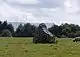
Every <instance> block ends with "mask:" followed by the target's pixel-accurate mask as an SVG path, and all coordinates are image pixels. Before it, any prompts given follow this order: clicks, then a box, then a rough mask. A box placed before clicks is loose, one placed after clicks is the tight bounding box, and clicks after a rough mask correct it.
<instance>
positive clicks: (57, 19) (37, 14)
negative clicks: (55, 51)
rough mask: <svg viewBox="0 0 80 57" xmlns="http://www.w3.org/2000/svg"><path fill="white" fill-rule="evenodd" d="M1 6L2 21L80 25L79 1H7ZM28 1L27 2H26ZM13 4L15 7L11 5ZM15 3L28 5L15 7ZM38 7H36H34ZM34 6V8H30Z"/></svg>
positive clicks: (0, 15)
mask: <svg viewBox="0 0 80 57" xmlns="http://www.w3.org/2000/svg"><path fill="white" fill-rule="evenodd" d="M7 1H8V3H7V2H3V1H2V2H1V4H0V19H1V20H6V19H7V20H8V21H19V22H20V21H21V22H37V23H40V22H46V23H47V22H48V23H52V22H54V23H56V24H60V23H62V22H63V23H65V22H67V23H75V24H80V22H79V21H80V7H79V2H78V1H79V0H7ZM25 1H26V2H25ZM9 3H13V5H11V4H9ZM15 3H20V4H26V5H23V6H22V5H14V4H15ZM33 5H34V6H36V7H33ZM29 6H32V7H29Z"/></svg>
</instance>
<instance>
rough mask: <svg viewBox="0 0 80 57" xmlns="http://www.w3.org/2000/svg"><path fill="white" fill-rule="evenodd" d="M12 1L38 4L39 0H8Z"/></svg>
mask: <svg viewBox="0 0 80 57" xmlns="http://www.w3.org/2000/svg"><path fill="white" fill-rule="evenodd" d="M6 1H8V2H10V3H20V4H36V3H38V1H37V0H6Z"/></svg>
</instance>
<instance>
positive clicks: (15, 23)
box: [9, 22, 53, 30]
mask: <svg viewBox="0 0 80 57" xmlns="http://www.w3.org/2000/svg"><path fill="white" fill-rule="evenodd" d="M9 23H11V24H12V25H13V27H14V29H15V30H16V28H17V27H18V26H19V24H20V23H21V22H9ZM22 24H25V23H22ZM31 24H32V25H35V26H39V24H40V23H31ZM45 24H46V26H47V27H48V28H49V27H51V26H52V25H53V23H45Z"/></svg>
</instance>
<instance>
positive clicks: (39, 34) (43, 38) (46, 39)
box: [33, 23, 56, 43]
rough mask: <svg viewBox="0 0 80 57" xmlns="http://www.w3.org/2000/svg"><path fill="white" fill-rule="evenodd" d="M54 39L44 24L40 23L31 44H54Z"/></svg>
mask: <svg viewBox="0 0 80 57" xmlns="http://www.w3.org/2000/svg"><path fill="white" fill-rule="evenodd" d="M55 42H56V41H55V38H54V36H53V34H52V33H50V32H49V31H48V29H47V27H46V25H45V24H44V23H41V24H40V25H39V27H38V28H37V29H36V30H35V34H34V37H33V43H55Z"/></svg>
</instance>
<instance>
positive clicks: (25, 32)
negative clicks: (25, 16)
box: [15, 23, 36, 37]
mask: <svg viewBox="0 0 80 57" xmlns="http://www.w3.org/2000/svg"><path fill="white" fill-rule="evenodd" d="M35 28H36V26H34V25H31V24H30V23H26V24H24V25H22V24H20V25H19V26H18V28H17V29H16V32H15V36H17V37H32V36H33V34H34V31H35Z"/></svg>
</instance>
